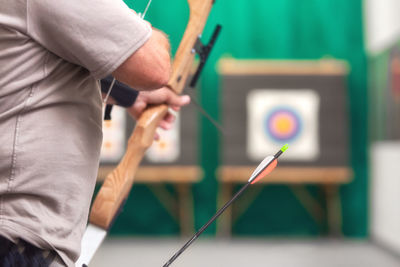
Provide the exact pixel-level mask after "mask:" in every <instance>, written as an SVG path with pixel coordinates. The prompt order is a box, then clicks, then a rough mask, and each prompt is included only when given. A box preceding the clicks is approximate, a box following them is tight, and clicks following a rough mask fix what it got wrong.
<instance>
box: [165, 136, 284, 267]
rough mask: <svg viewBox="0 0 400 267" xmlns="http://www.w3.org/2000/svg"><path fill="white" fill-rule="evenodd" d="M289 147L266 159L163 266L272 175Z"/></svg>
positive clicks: (168, 263) (169, 262)
mask: <svg viewBox="0 0 400 267" xmlns="http://www.w3.org/2000/svg"><path fill="white" fill-rule="evenodd" d="M288 147H289V145H288V144H286V145H284V146H283V147H282V148H281V149H280V150H279V151H278V152H277V153H276V154H275V155H273V156H268V157H266V158H265V159H264V160H263V161H262V162H261V163H260V164H259V165H258V167H257V168H256V169H255V170H254V172H253V173H252V174H251V176H250V179H249V180H248V181H247V183H246V184H245V185H244V186H242V188H241V189H240V190H239V191H238V192H237V193H236V194H235V195H234V196H233V197H232V198H231V200H229V201H228V202H227V203H226V204H225V205H224V206H223V207H222V208H220V209H219V210H218V211H217V213H215V215H214V216H213V217H212V218H211V219H210V220H209V221H208V222H207V223H206V224H204V225H203V226H202V227H201V228H200V230H199V231H197V233H195V234H194V235H193V237H192V238H191V239H189V241H187V242H186V243H185V245H183V247H182V248H181V249H180V250H178V252H176V253H175V254H174V255H173V256H172V257H171V258H170V259H169V260H168V262H167V263H165V264H164V265H163V267H168V266H170V265H171V263H173V262H174V261H175V260H176V259H177V258H178V257H179V255H181V254H182V253H183V252H184V251H185V250H186V249H187V248H188V247H189V246H190V245H191V244H192V243H193V242H194V241H195V240H196V239H197V238H198V237H199V236H200V235H201V234H202V233H203V232H204V231H205V230H206V229H207V228H208V226H210V224H212V223H213V222H214V221H215V220H216V219H217V218H218V217H219V216H220V215H221V214H222V213H223V212H224V211H225V210H226V209H227V208H228V207H229V206H230V205H231V204H232V203H233V202H234V201H235V200H236V199H237V198H238V197H239V196H240V195H242V194H243V192H244V191H245V190H246V189H247V187H249V186H250V185H251V184H255V183H257V182H258V181H259V180H261V179H262V178H264V177H265V176H267V175H268V174H269V173H271V172H272V171H273V170H274V169H275V168H276V166H277V165H278V158H279V157H280V155H282V153H283V152H285V151H286V150H287V149H288Z"/></svg>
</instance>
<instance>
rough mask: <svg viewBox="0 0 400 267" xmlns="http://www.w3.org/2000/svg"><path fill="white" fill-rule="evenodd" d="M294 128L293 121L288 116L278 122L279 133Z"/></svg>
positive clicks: (287, 131)
mask: <svg viewBox="0 0 400 267" xmlns="http://www.w3.org/2000/svg"><path fill="white" fill-rule="evenodd" d="M292 128H293V124H292V121H291V120H290V119H289V118H287V117H283V118H279V119H278V121H277V122H276V129H277V131H278V133H283V134H287V133H289V132H290V131H291V130H292Z"/></svg>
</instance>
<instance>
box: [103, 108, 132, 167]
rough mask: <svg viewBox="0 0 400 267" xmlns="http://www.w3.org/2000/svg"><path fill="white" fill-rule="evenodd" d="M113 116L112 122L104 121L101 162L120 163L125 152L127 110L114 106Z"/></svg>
mask: <svg viewBox="0 0 400 267" xmlns="http://www.w3.org/2000/svg"><path fill="white" fill-rule="evenodd" d="M103 114H104V109H103ZM111 116H112V120H109V121H103V143H102V147H101V154H100V161H101V162H118V161H119V160H120V159H121V158H122V156H123V154H124V152H125V139H126V134H125V128H126V113H125V110H124V109H123V108H121V107H118V106H114V107H113V110H112V113H111Z"/></svg>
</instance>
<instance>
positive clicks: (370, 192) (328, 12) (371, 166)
mask: <svg viewBox="0 0 400 267" xmlns="http://www.w3.org/2000/svg"><path fill="white" fill-rule="evenodd" d="M125 2H126V3H127V4H128V5H129V6H130V7H131V8H133V9H134V10H135V11H137V12H142V11H143V10H144V9H145V6H146V4H147V1H146V0H126V1H125ZM399 10H400V1H399V0H364V1H362V0H280V1H265V0H251V1H245V0H235V1H223V0H217V1H216V2H215V4H214V7H213V10H212V12H211V14H210V18H209V20H208V23H207V26H206V30H205V31H204V34H203V37H202V40H203V42H207V41H208V39H209V38H210V36H211V34H212V32H213V30H214V27H215V25H217V24H221V25H222V32H221V34H220V36H219V38H218V40H217V42H216V44H215V46H214V48H213V51H212V52H211V55H210V58H209V59H208V62H207V64H206V66H205V68H204V70H203V73H202V75H201V78H200V81H199V83H198V84H197V86H196V88H194V89H193V88H187V89H186V90H187V91H186V93H189V94H190V95H192V96H193V97H194V98H195V99H197V101H198V102H199V103H200V105H201V106H202V107H203V108H204V109H205V110H206V111H207V112H208V113H209V114H210V116H211V117H213V118H214V119H216V120H217V121H218V122H219V123H220V124H221V125H222V127H223V128H224V133H221V132H220V131H219V130H218V129H217V128H216V127H215V126H214V125H213V124H212V123H210V121H209V120H208V119H206V118H205V117H204V116H202V114H201V113H200V112H199V111H198V109H197V108H196V106H195V105H191V106H190V107H188V108H184V109H183V110H182V111H181V115H179V118H178V121H177V124H176V128H175V129H173V130H172V131H169V132H166V133H161V135H162V139H161V140H160V141H159V142H156V143H154V144H153V147H152V148H151V149H150V151H149V153H148V154H147V155H146V158H145V160H144V162H143V164H142V165H141V169H140V170H139V173H138V174H137V178H136V182H135V185H134V187H133V190H132V192H131V194H130V197H129V199H128V202H127V204H126V206H125V208H124V212H123V213H122V214H121V215H120V216H119V217H118V219H117V221H116V222H115V224H114V226H113V228H112V229H111V234H110V235H109V236H108V239H107V241H106V243H105V244H104V245H103V246H102V247H101V249H100V251H99V253H98V254H97V255H96V257H95V259H94V261H93V263H92V265H91V266H110V264H114V266H128V265H129V266H161V265H162V264H163V263H164V262H165V261H166V260H167V259H168V258H169V257H170V256H172V254H173V253H175V252H176V251H177V250H178V249H179V248H180V246H181V245H183V244H184V242H185V241H186V239H187V238H188V237H190V236H191V234H193V233H194V232H195V230H196V229H199V228H200V227H201V226H202V225H203V224H204V223H205V222H206V221H208V219H209V218H211V216H213V215H214V213H215V212H216V210H217V208H218V207H221V206H222V205H223V204H224V203H225V202H226V201H227V200H229V198H230V197H231V196H232V194H233V193H234V192H235V191H237V190H238V189H239V188H240V186H241V185H243V184H244V183H245V182H246V181H247V179H248V178H249V176H250V174H251V173H252V171H253V169H254V168H255V167H256V166H257V165H258V163H259V162H260V161H261V160H262V159H263V158H264V157H265V156H267V155H270V154H274V153H275V152H276V151H277V150H279V148H280V147H281V145H282V144H285V143H289V145H290V147H289V149H288V151H287V152H285V154H284V155H283V156H282V158H281V161H280V163H279V166H278V168H277V169H276V170H275V172H273V173H272V174H271V175H270V176H268V177H266V178H265V179H264V180H262V182H261V183H259V184H257V185H254V186H253V187H250V188H249V189H248V191H246V192H245V193H244V195H243V196H242V197H241V198H240V199H239V200H238V201H237V202H235V203H234V204H233V206H232V208H231V209H229V210H228V211H227V212H226V213H224V214H223V215H222V216H221V218H220V219H219V220H218V221H217V223H214V224H212V225H211V226H210V227H209V228H208V230H207V231H206V232H205V233H204V236H202V237H201V238H200V240H199V241H196V243H195V244H193V246H192V247H190V248H189V249H188V251H186V252H185V253H184V254H183V255H182V256H181V257H180V258H179V259H178V260H177V262H176V264H174V265H175V266H204V265H207V266H248V265H251V266H400V210H399V203H400V164H399V163H400V43H399V41H400V16H399V15H398V12H399ZM188 18H189V11H188V6H187V3H186V1H183V0H168V1H158V0H153V3H152V5H151V6H150V8H149V11H148V13H147V14H146V19H147V20H149V21H150V22H151V23H152V25H153V26H154V27H156V28H159V29H162V30H163V31H165V32H166V33H167V34H168V35H169V37H170V40H171V44H172V51H173V52H174V51H175V50H176V49H177V47H178V45H179V42H180V40H181V37H182V34H183V32H184V30H185V26H186V23H187V20H188ZM112 116H113V121H112V122H111V123H106V124H105V125H104V131H105V133H104V144H103V145H104V146H103V153H102V164H101V167H100V171H99V185H100V184H101V180H102V179H104V177H105V176H106V174H107V173H108V172H109V171H110V170H111V169H112V168H113V167H114V166H115V164H117V163H118V162H119V159H120V157H121V156H122V154H123V151H124V148H125V145H126V140H127V138H128V137H129V135H130V133H131V131H132V129H133V127H134V124H133V122H131V120H130V118H128V116H127V115H126V114H125V113H124V111H123V110H118V109H115V110H114V111H113V114H112Z"/></svg>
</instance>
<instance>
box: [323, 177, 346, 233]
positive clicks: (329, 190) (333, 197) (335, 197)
mask: <svg viewBox="0 0 400 267" xmlns="http://www.w3.org/2000/svg"><path fill="white" fill-rule="evenodd" d="M324 191H325V196H326V212H327V222H328V231H329V234H330V235H331V236H342V205H341V204H342V203H341V199H340V192H339V186H338V185H334V184H330V185H325V186H324Z"/></svg>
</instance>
